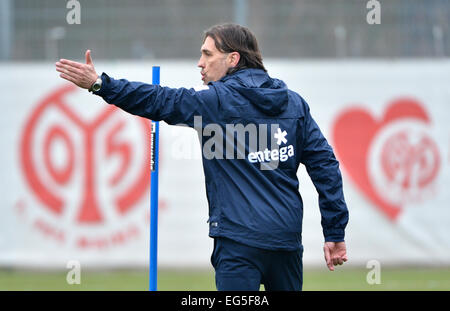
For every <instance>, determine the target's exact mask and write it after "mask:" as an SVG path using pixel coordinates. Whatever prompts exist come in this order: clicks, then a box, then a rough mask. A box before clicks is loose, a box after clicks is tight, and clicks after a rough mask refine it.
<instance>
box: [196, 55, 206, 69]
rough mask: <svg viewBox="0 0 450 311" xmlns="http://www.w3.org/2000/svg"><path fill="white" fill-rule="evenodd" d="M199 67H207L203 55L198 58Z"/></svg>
mask: <svg viewBox="0 0 450 311" xmlns="http://www.w3.org/2000/svg"><path fill="white" fill-rule="evenodd" d="M197 67H200V68H204V67H205V64H204V63H203V59H202V58H201V57H200V59H199V60H198V63H197Z"/></svg>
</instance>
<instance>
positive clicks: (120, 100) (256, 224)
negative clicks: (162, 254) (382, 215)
mask: <svg viewBox="0 0 450 311" xmlns="http://www.w3.org/2000/svg"><path fill="white" fill-rule="evenodd" d="M102 80H103V84H102V88H101V90H100V91H99V92H97V93H96V94H97V95H100V96H102V97H103V99H104V100H105V101H106V102H108V103H110V104H114V105H116V106H118V107H120V108H121V109H123V110H125V111H127V112H129V113H132V114H134V115H138V116H142V117H145V118H149V119H151V120H155V121H159V120H163V121H165V122H167V123H169V124H173V125H176V124H185V125H187V126H190V127H195V128H196V129H197V130H198V131H200V133H202V134H203V135H202V136H201V141H202V147H204V148H203V152H202V155H203V168H204V173H205V182H206V192H207V198H208V203H209V226H210V230H209V235H210V236H211V237H217V236H223V237H227V238H230V239H233V240H235V241H237V242H241V243H243V244H247V245H250V246H254V247H259V248H264V249H271V250H296V249H299V248H301V247H302V245H301V243H302V242H301V241H302V239H301V232H302V217H303V204H302V198H301V196H300V193H299V190H298V188H299V182H298V179H297V169H298V167H299V165H300V163H302V164H304V165H305V166H306V169H307V172H308V174H309V176H310V177H311V179H312V181H313V183H314V185H315V187H316V190H317V192H318V194H319V207H320V212H321V215H322V228H323V234H324V237H325V241H333V242H339V241H343V240H344V230H345V227H346V225H347V222H348V210H347V207H346V203H345V200H344V195H343V190H342V178H341V173H340V170H339V163H338V161H337V160H336V158H335V156H334V154H333V150H332V148H331V147H330V145H329V144H328V143H327V141H326V139H325V138H324V136H323V135H322V133H321V131H320V129H319V127H318V126H317V124H316V122H315V121H314V120H313V118H312V117H311V114H310V111H309V107H308V105H307V103H306V102H305V101H304V100H303V98H302V97H300V96H299V95H298V94H297V93H295V92H293V91H291V90H289V89H288V88H287V86H286V85H285V83H284V82H282V81H281V80H277V79H272V78H270V77H269V75H268V74H267V73H266V72H264V71H263V70H260V69H242V70H239V71H237V72H235V73H233V74H230V75H227V76H225V77H224V78H222V79H221V80H220V81H216V82H210V83H209V84H208V86H205V88H204V89H202V90H195V89H186V88H178V89H175V88H168V87H161V86H155V85H150V84H145V83H140V82H129V81H127V80H115V79H113V78H110V77H109V76H107V75H106V74H105V73H103V74H102ZM200 117H201V118H200ZM227 129H228V130H229V131H227ZM233 129H234V131H233ZM239 129H241V131H240V132H239V131H238V130H239ZM242 129H243V130H244V135H242ZM255 129H256V133H257V136H256V137H257V143H249V142H250V141H254V139H253V140H251V138H250V136H251V135H250V133H253V132H254V130H255ZM252 130H253V132H252ZM220 131H222V133H219V132H220ZM245 131H247V132H245ZM246 133H247V135H246ZM230 146H231V147H230ZM208 150H209V151H208ZM220 155H222V156H220Z"/></svg>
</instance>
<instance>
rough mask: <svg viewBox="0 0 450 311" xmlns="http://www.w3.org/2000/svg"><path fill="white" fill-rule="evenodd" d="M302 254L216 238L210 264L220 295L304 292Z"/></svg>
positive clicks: (301, 251) (301, 252) (299, 251)
mask: <svg viewBox="0 0 450 311" xmlns="http://www.w3.org/2000/svg"><path fill="white" fill-rule="evenodd" d="M302 255H303V250H302V249H301V250H298V251H271V250H265V249H260V248H255V247H251V246H247V245H243V244H240V243H237V242H235V241H233V240H230V239H227V238H222V237H220V238H214V250H213V253H212V256H211V263H212V265H213V267H214V269H215V271H216V287H217V290H219V291H258V290H259V288H260V285H261V284H264V288H265V290H267V291H301V290H302V285H303V264H302Z"/></svg>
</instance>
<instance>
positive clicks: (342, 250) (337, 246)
mask: <svg viewBox="0 0 450 311" xmlns="http://www.w3.org/2000/svg"><path fill="white" fill-rule="evenodd" d="M323 252H324V255H325V261H326V263H327V266H328V269H329V270H330V271H334V266H337V265H339V266H340V265H342V264H343V263H344V262H346V261H347V249H346V247H345V242H325V245H324V247H323Z"/></svg>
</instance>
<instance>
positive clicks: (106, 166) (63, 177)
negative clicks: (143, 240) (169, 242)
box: [19, 85, 150, 248]
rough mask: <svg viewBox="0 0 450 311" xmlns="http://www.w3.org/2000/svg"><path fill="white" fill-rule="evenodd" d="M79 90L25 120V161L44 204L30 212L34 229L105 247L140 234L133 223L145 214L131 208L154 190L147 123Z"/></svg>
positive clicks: (60, 95)
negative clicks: (87, 99) (94, 100)
mask: <svg viewBox="0 0 450 311" xmlns="http://www.w3.org/2000/svg"><path fill="white" fill-rule="evenodd" d="M80 94H81V90H79V89H78V88H77V87H76V86H74V85H66V86H64V87H61V88H59V89H57V90H56V91H54V92H52V93H51V94H50V95H48V96H47V97H45V98H44V99H43V100H42V101H40V102H39V103H38V105H37V106H36V108H35V109H34V110H33V111H32V113H31V115H30V117H29V118H28V120H27V121H26V123H25V127H24V130H23V134H22V140H21V144H20V152H19V153H20V157H21V158H20V162H21V166H22V170H23V174H24V176H25V180H26V182H27V184H28V186H29V189H31V192H32V193H33V197H34V198H35V199H36V200H35V201H36V202H37V204H35V205H36V206H39V207H43V209H42V208H40V209H37V208H34V209H33V210H35V211H36V210H39V212H37V213H36V212H35V213H34V214H33V215H34V219H33V227H35V228H36V229H38V230H39V231H41V232H42V233H44V234H46V235H48V236H51V237H52V238H54V239H56V240H58V241H60V242H67V243H75V245H76V246H78V247H81V248H87V247H97V248H101V247H106V246H111V245H113V244H120V243H124V242H125V241H126V240H127V239H131V238H133V237H134V238H135V237H136V236H137V235H138V234H139V233H140V232H139V230H140V229H139V225H138V224H137V221H136V220H137V219H139V220H142V219H143V217H144V215H143V213H140V214H139V215H135V214H136V213H135V208H134V207H135V206H136V205H137V204H138V203H139V201H140V200H141V199H142V198H143V197H144V195H149V191H148V190H149V185H150V167H149V165H150V121H149V120H145V119H143V118H139V117H134V116H131V115H127V114H126V113H123V112H119V111H120V110H119V109H118V108H117V107H115V106H112V105H107V104H104V103H103V104H101V103H99V104H98V105H96V106H97V108H98V109H100V111H98V109H97V111H95V109H92V107H89V106H86V104H84V106H83V105H82V104H80V103H77V102H76V100H75V101H74V98H75V99H76V98H77V95H78V97H79V96H80ZM81 98H82V97H81ZM99 99H100V98H99ZM90 104H92V103H90ZM99 107H100V108H99ZM83 108H88V109H85V110H87V111H88V113H87V115H86V112H85V111H83ZM94 111H95V112H94ZM83 112H85V115H83V114H82V113H83ZM143 222H144V221H143Z"/></svg>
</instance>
